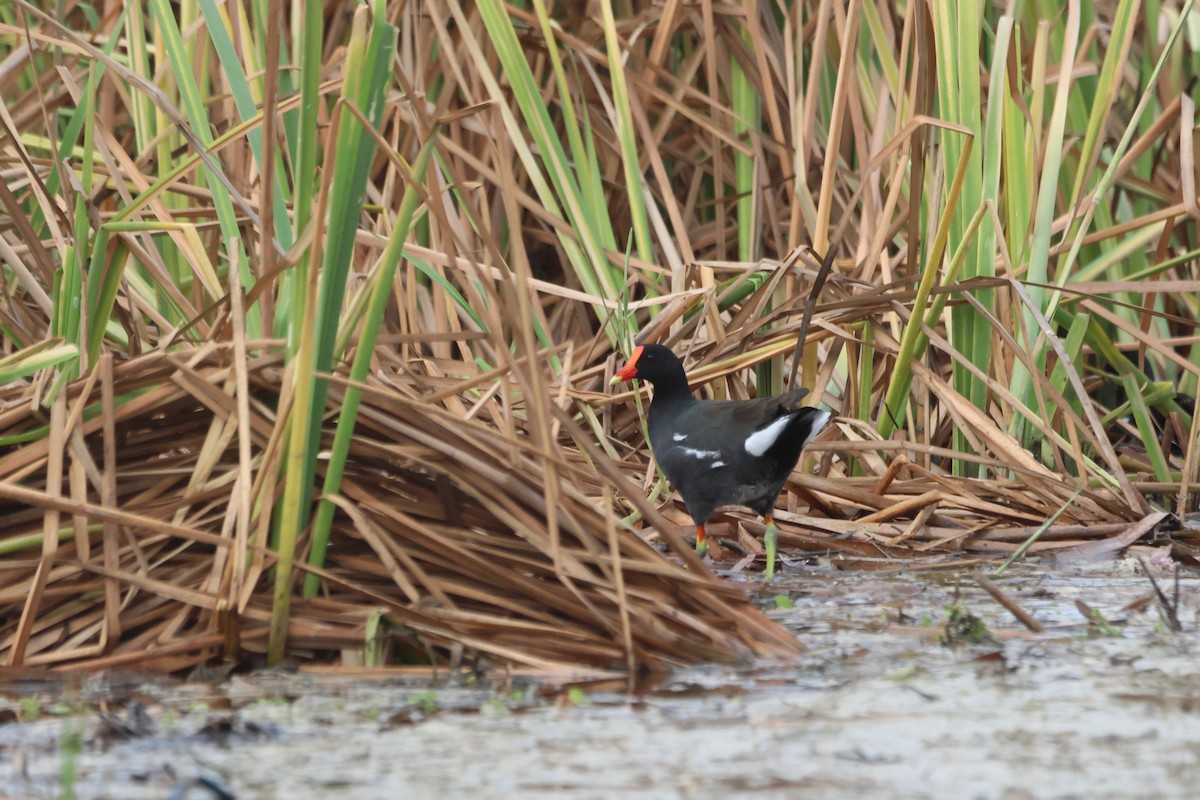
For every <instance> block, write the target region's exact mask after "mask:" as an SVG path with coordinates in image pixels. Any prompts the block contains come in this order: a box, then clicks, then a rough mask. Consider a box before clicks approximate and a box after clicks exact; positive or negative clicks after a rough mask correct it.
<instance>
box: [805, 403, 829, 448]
mask: <svg viewBox="0 0 1200 800" xmlns="http://www.w3.org/2000/svg"><path fill="white" fill-rule="evenodd" d="M831 419H833V414H832V413H831V412H829V411H822V412H821V413H820V414H817V416H815V417H813V426H812V430H810V431H809V432H808V438H806V439H805V440H804V444H805V446H807V445H808V443H809V442H811V441H812V440H813V439H815V438H817V434H818V433H820V432H821V431H823V430H825V426H826V425H828V424H829V420H831Z"/></svg>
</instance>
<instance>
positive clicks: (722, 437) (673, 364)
mask: <svg viewBox="0 0 1200 800" xmlns="http://www.w3.org/2000/svg"><path fill="white" fill-rule="evenodd" d="M630 378H638V379H640V380H645V381H649V382H650V383H651V384H653V385H654V399H653V400H652V401H651V403H650V421H649V428H650V447H651V449H652V450H653V451H654V458H655V460H656V461H657V462H658V465H659V466H660V467H662V471H663V473H664V474H666V476H667V480H669V481H670V482H671V483H672V484H674V485H675V488H676V490H678V491H679V494H680V496H681V497H683V502H684V504H685V505H687V510H688V514H689V515H690V516H691V518H692V520H694V521H695V523H696V550H697V551H699V552H700V553H701V554H703V553H704V552H705V551H706V550H707V549H708V543H707V540H706V537H705V533H704V523H706V522H707V521H708V520H709V518H710V517H712V515H713V512H714V511H716V510H717V509H718V508H720V507H721V506H745V507H747V508H749V509H750V510H751V511H754V512H755V513H757V514H758V515H760V516H761V517H763V521H764V522H766V524H767V530H766V534H765V535H764V537H763V538H764V540H765V543H766V549H767V569H766V579H767V580H768V581H770V580H771V578H772V577H774V574H775V546H776V539H777V536H778V533H777V531H776V529H775V521H774V520H773V519H772V518H771V511H772V509H773V508H774V507H775V498H777V497H778V496H779V492H780V491H782V489H783V484H784V482H785V481H786V480H787V477H788V475H790V474H791V472H792V470H793V469H795V468H796V462H797V461H799V460H800V451H802V450H803V449H804V446H805V445H807V444H808V443H809V442H810V441H812V439H813V437H815V436H816V435H817V434H818V433H820V432H821V429H822V428H824V427H825V425H826V423H828V422H829V418H830V413H829V412H828V411H821V410H820V409H816V408H804V407H801V406H800V400H801V399H802V398H803V397H804V395H806V394H807V393H808V390H807V389H794V390H792V391H790V392H784V393H783V394H781V395H778V396H776V397H762V398H758V399H755V400H697V399H696V398H695V397H693V396H692V390H691V389H690V388H688V382H687V375H686V374H685V373H684V371H683V364H682V362H680V360H679V359H678V358H677V357H676V356H675V354H674V353H672V352H671V351H670V350H669V349H667V348H666V347H663V346H662V345H660V344H645V345H641V346H639V347H635V348H634V350H633V352H632V353H631V354H630V356H629V360H628V361H627V362H626V363H625V366H623V367H621V369H619V370H617V373H616V374H615V375H614V376H613V379H612V381H611V383H618V382H620V381H627V380H629V379H630Z"/></svg>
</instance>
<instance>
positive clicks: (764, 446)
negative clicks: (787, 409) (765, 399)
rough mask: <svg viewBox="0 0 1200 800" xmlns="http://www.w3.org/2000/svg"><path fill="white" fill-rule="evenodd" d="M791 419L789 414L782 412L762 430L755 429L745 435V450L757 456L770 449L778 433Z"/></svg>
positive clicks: (781, 431)
mask: <svg viewBox="0 0 1200 800" xmlns="http://www.w3.org/2000/svg"><path fill="white" fill-rule="evenodd" d="M791 421H792V415H791V414H784V415H783V416H782V417H780V418H779V419H777V420H775V421H774V422H772V423H771V424H770V425H768V426H767V427H765V428H763V429H762V430H757V431H755V432H754V433H752V434H750V435H749V436H747V437H746V452H747V453H749V454H750V455H752V456H754V457H755V458H757V457H758V456H761V455H762V454H763V453H765V452H767V451H768V450H770V449H771V446H772V445H774V444H775V440H776V439H778V438H779V434H781V433H783V429H784V428H786V427H787V426H788V423H789V422H791Z"/></svg>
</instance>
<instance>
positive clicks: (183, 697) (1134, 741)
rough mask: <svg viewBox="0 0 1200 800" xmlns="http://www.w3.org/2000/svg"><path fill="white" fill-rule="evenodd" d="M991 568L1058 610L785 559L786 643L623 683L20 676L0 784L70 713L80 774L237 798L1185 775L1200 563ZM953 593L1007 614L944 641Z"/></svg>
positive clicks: (119, 786) (1192, 756)
mask: <svg viewBox="0 0 1200 800" xmlns="http://www.w3.org/2000/svg"><path fill="white" fill-rule="evenodd" d="M996 583H997V584H998V585H1000V586H1001V588H1002V589H1003V590H1004V591H1005V593H1006V594H1008V595H1009V596H1010V597H1011V598H1012V599H1014V600H1015V601H1016V602H1017V603H1018V604H1019V605H1020V606H1021V607H1023V608H1024V609H1025V610H1026V611H1028V612H1029V613H1031V614H1032V615H1033V616H1034V617H1035V618H1036V619H1037V620H1038V621H1039V622H1041V623H1042V625H1044V626H1045V627H1046V631H1045V632H1044V633H1041V634H1036V635H1035V634H1031V633H1028V632H1026V631H1025V630H1024V629H1023V628H1022V627H1021V626H1020V625H1019V624H1018V623H1017V622H1016V621H1015V620H1014V619H1013V618H1012V617H1011V616H1010V615H1009V613H1008V612H1007V611H1006V610H1004V609H1003V608H1001V607H1000V606H999V605H998V604H997V603H996V602H995V601H993V600H992V599H991V598H990V597H988V596H987V595H986V594H984V593H983V592H982V591H981V590H980V589H979V588H978V586H977V585H976V584H975V582H974V581H973V580H972V579H971V578H970V577H969V576H964V575H962V574H961V573H956V574H955V575H948V574H941V573H937V572H927V573H908V574H905V573H861V572H859V573H844V572H841V573H839V572H834V571H832V570H824V569H821V568H820V567H813V568H805V569H803V570H793V571H789V572H787V573H786V574H785V575H784V576H783V577H782V578H781V579H780V580H779V581H778V585H777V586H776V587H775V590H776V591H778V592H780V593H785V594H787V595H789V596H790V597H791V598H792V599H793V600H794V601H795V603H796V607H795V608H789V609H781V610H777V611H772V612H771V613H772V615H773V616H776V617H777V618H778V619H779V620H780V621H781V622H782V623H783V624H784V625H786V626H788V627H789V628H791V629H793V630H795V631H796V633H797V635H798V636H800V638H801V639H802V640H803V641H804V642H805V644H806V645H808V650H807V651H805V653H804V654H803V655H802V656H801V657H800V658H799V660H798V661H797V662H796V663H795V664H791V665H787V666H781V665H762V666H758V667H756V668H753V669H740V670H739V669H730V668H718V667H706V668H698V669H693V670H687V671H682V672H679V673H677V674H676V675H674V676H672V678H671V680H670V681H669V682H667V683H665V684H662V685H659V686H656V687H653V688H651V689H648V690H646V691H645V692H643V693H641V694H639V695H637V696H634V697H630V696H628V695H626V694H625V693H624V692H619V691H609V690H594V691H589V692H585V693H580V692H578V691H568V690H567V689H565V688H563V687H549V686H546V685H543V684H538V683H535V682H532V681H523V682H522V681H515V682H511V683H509V684H508V685H506V686H503V687H498V686H470V685H457V686H445V685H439V686H433V687H431V686H430V685H429V683H428V681H427V680H426V681H415V680H387V681H379V680H370V681H368V680H362V679H351V678H347V677H344V676H342V677H329V676H319V675H312V674H298V675H297V674H291V675H289V674H284V673H278V672H271V673H263V674H259V675H255V676H250V677H234V678H231V679H229V680H227V681H225V682H222V683H220V684H218V685H209V684H201V683H186V684H180V683H175V682H171V681H165V680H155V681H143V680H137V681H136V682H133V683H128V684H120V683H114V682H113V680H112V679H108V680H93V681H89V682H87V683H85V684H83V685H80V686H76V687H73V688H68V689H66V690H64V692H65V694H64V697H65V699H64V700H59V699H58V697H59V691H60V689H62V687H58V686H54V685H49V684H46V685H36V684H31V683H28V682H26V683H22V684H19V685H17V684H10V686H9V691H7V692H5V693H3V695H0V720H12V719H29V718H30V717H32V716H34V715H35V714H36V715H37V719H36V720H34V721H22V722H9V723H7V724H2V725H0V797H12V798H26V797H29V798H43V797H45V798H50V797H56V796H57V792H58V788H57V787H58V786H59V770H60V765H61V761H62V758H61V753H62V748H61V746H60V745H61V743H62V742H63V741H64V736H66V737H67V739H69V738H70V735H71V734H72V733H74V735H75V736H76V738H77V739H78V740H79V741H81V743H82V750H81V752H80V753H79V754H78V756H77V757H76V758H75V759H74V765H75V770H76V773H77V776H78V777H77V779H76V784H75V786H76V796H77V797H79V798H114V799H115V798H122V799H124V798H128V799H129V800H138V799H140V798H165V797H182V798H192V799H193V800H195V798H206V799H207V798H215V797H219V796H220V795H219V794H218V793H217V792H216V791H214V790H213V789H206V788H201V787H200V786H198V785H195V784H194V783H193V782H194V781H195V780H196V779H198V778H203V779H204V780H205V781H207V782H208V783H209V785H211V786H213V787H218V788H219V789H220V790H223V791H226V792H228V793H229V794H230V795H232V796H234V797H237V798H238V799H239V800H246V799H247V798H324V797H330V796H336V797H337V798H338V799H339V800H358V799H359V798H362V799H364V800H365V799H366V798H380V797H415V798H424V797H444V798H456V797H463V796H471V797H482V798H675V797H678V798H736V797H753V798H795V797H814V798H834V799H837V798H854V799H855V800H861V799H862V798H892V797H906V798H926V797H928V798H998V799H999V798H1003V799H1005V800H1007V799H1008V798H1012V799H1013V800H1017V799H1023V798H1089V799H1090V798H1141V797H1154V798H1172V797H1181V798H1182V797H1194V796H1196V792H1197V789H1196V780H1197V778H1196V776H1197V775H1200V660H1198V658H1197V654H1198V651H1200V581H1197V579H1196V578H1195V577H1184V578H1183V580H1182V582H1181V588H1182V591H1181V597H1182V602H1181V604H1180V609H1179V616H1180V619H1181V622H1182V626H1183V632H1181V633H1174V632H1171V631H1169V630H1168V628H1167V626H1166V625H1165V624H1164V623H1163V621H1162V620H1161V619H1160V615H1159V613H1158V611H1157V608H1156V606H1155V604H1154V603H1149V604H1146V605H1145V606H1144V607H1143V608H1140V609H1136V610H1129V611H1123V610H1122V609H1123V608H1125V607H1126V606H1127V605H1129V604H1130V603H1133V602H1134V601H1137V600H1138V599H1139V598H1143V597H1144V596H1145V595H1146V594H1147V592H1148V591H1149V590H1150V586H1149V583H1148V581H1147V580H1146V579H1145V578H1144V577H1140V576H1139V575H1138V574H1137V570H1136V569H1134V568H1133V567H1132V566H1131V564H1130V563H1128V562H1124V561H1117V562H1108V563H1106V564H1104V565H1099V566H1095V565H1094V566H1089V567H1086V568H1083V567H1077V568H1072V569H1063V568H1058V567H1055V568H1054V569H1053V570H1046V569H1038V568H1031V567H1024V568H1022V569H1021V570H1019V571H1015V572H1011V573H1009V574H1007V575H1005V576H1004V577H1002V578H998V579H996ZM1160 584H1162V585H1163V586H1164V588H1165V589H1166V590H1167V591H1168V592H1170V586H1171V581H1170V579H1164V578H1161V577H1160ZM771 599H772V598H767V599H766V601H767V602H770V600H771ZM1077 600H1080V601H1083V602H1084V603H1086V605H1087V606H1089V607H1091V608H1093V609H1095V610H1096V611H1098V612H1099V613H1100V615H1101V617H1102V618H1103V621H1102V622H1092V623H1091V624H1089V622H1088V620H1087V619H1086V618H1085V617H1084V616H1083V613H1082V612H1081V611H1080V610H1079V609H1078V608H1077V606H1076V601H1077ZM954 605H957V606H958V607H959V608H960V609H961V610H962V611H963V612H966V613H970V614H973V615H975V616H976V617H978V618H979V620H980V621H981V622H982V623H983V624H984V626H986V628H987V630H989V631H990V632H991V633H992V634H993V635H994V637H995V638H994V639H992V640H989V639H988V637H987V636H986V635H985V636H984V637H983V639H982V641H979V642H971V641H962V642H960V643H959V644H958V646H957V647H954V648H950V647H948V646H946V645H944V644H943V643H942V642H941V640H940V637H939V629H940V626H941V624H942V623H944V622H945V621H946V619H947V614H948V609H949V608H950V607H951V606H954ZM134 698H136V699H137V701H138V702H140V703H141V704H143V706H144V709H145V715H146V717H148V719H149V720H150V722H148V723H147V722H145V718H143V717H139V715H138V714H137V713H136V712H135V711H131V708H132V706H131V703H132V701H133V699H134ZM102 705H107V706H109V707H110V708H109V709H108V713H111V714H112V715H113V716H112V717H110V719H112V723H105V722H103V721H102V720H101V719H100V717H99V715H98V713H97V708H98V707H99V706H102ZM139 719H142V720H143V721H142V728H143V730H141V731H137V730H136V729H137V728H138V724H137V721H138V720H139ZM146 726H152V728H153V732H152V733H149V732H147V729H146ZM123 727H127V728H130V729H134V730H132V731H126V733H133V734H138V735H131V736H130V738H121V737H120V736H118V735H116V731H115V730H114V728H123ZM189 785H191V788H190V789H185V787H187V786H189ZM173 792H174V793H175V794H172V793H173Z"/></svg>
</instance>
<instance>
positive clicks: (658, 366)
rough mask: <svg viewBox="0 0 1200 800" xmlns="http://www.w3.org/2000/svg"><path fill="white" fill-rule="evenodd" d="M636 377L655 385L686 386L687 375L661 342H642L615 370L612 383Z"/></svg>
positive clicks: (681, 364)
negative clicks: (623, 363)
mask: <svg viewBox="0 0 1200 800" xmlns="http://www.w3.org/2000/svg"><path fill="white" fill-rule="evenodd" d="M630 378H637V379H638V380H642V381H650V382H651V383H653V384H655V386H660V385H661V384H668V385H669V384H682V385H683V387H684V388H687V375H686V374H685V373H684V371H683V362H681V361H680V360H679V358H678V357H677V356H676V355H675V354H674V353H672V352H671V351H670V350H669V349H668V348H666V347H663V346H662V345H661V344H643V345H638V346H637V347H635V348H633V352H632V353H630V354H629V360H628V361H626V362H625V366H623V367H621V368H620V369H619V370H617V372H616V374H615V375H614V376H613V379H612V383H619V382H621V381H627V380H629V379H630Z"/></svg>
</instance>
